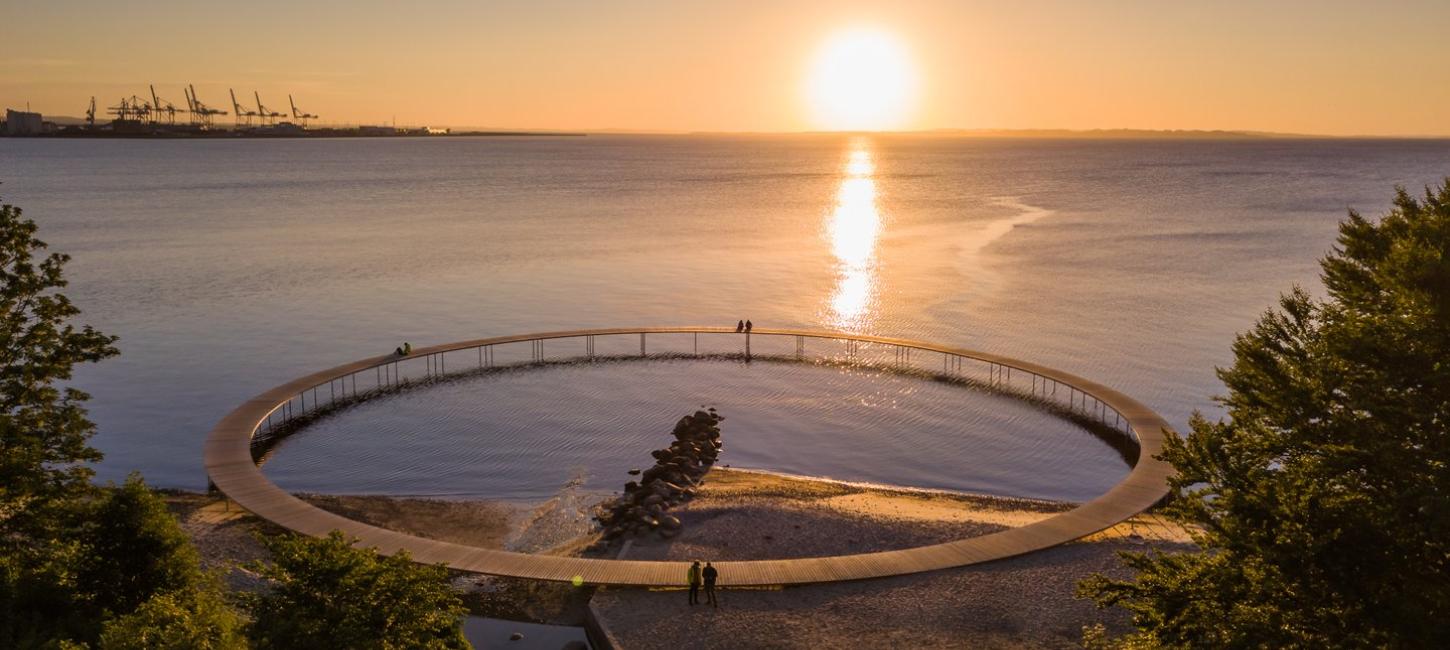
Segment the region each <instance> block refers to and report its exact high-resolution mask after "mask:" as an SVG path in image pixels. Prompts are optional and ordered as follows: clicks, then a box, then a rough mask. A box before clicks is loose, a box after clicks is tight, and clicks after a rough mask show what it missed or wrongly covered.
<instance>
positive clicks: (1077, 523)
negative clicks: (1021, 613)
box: [204, 327, 1172, 586]
mask: <svg viewBox="0 0 1450 650" xmlns="http://www.w3.org/2000/svg"><path fill="white" fill-rule="evenodd" d="M702 336H704V337H705V339H704V342H705V344H706V348H711V347H715V348H716V349H717V351H714V352H709V354H722V353H723V354H729V355H741V354H743V355H744V356H745V357H746V358H750V356H751V355H752V354H755V355H771V354H793V355H794V356H796V357H798V358H803V357H805V355H806V348H807V342H811V346H812V348H813V349H814V348H816V347H820V348H826V349H829V350H832V353H831V354H829V355H821V356H823V357H826V358H834V359H839V360H843V361H854V362H863V363H882V364H894V365H896V366H900V367H903V368H909V369H912V370H914V371H919V372H927V373H930V374H932V375H934V376H940V377H944V378H950V379H958V380H962V381H975V382H981V383H984V384H987V385H990V386H992V387H994V388H996V389H999V390H1005V391H1009V392H1014V393H1017V394H1019V395H1021V396H1022V397H1024V398H1029V399H1033V400H1040V401H1045V402H1051V403H1052V404H1053V405H1054V406H1056V407H1059V408H1062V409H1066V410H1069V411H1071V412H1072V413H1074V414H1075V417H1079V418H1082V417H1088V418H1092V419H1095V420H1097V421H1098V422H1100V423H1102V424H1103V425H1105V426H1108V427H1112V428H1115V429H1117V430H1118V431H1120V432H1121V433H1122V434H1123V435H1125V436H1131V437H1132V438H1135V439H1136V441H1137V442H1138V445H1137V447H1138V458H1137V463H1136V464H1135V465H1134V467H1133V469H1132V471H1131V472H1130V473H1129V474H1128V476H1127V477H1126V478H1124V479H1123V481H1122V482H1120V483H1118V484H1117V485H1115V486H1113V488H1112V489H1110V490H1108V492H1107V493H1105V494H1103V495H1102V496H1099V497H1097V498H1096V499H1093V500H1092V501H1089V502H1087V503H1084V504H1082V505H1080V506H1078V507H1076V508H1074V509H1072V510H1069V511H1066V512H1062V513H1060V514H1057V515H1054V516H1051V517H1048V518H1046V519H1043V520H1041V521H1038V522H1036V523H1033V524H1029V525H1026V526H1021V527H1018V528H1010V529H1007V530H1003V531H1000V532H996V533H991V534H988V535H982V536H979V537H971V538H967V539H962V540H958V541H953V542H946V543H943V544H934V545H930V546H919V547H915V548H908V549H901V550H894V551H882V552H876V553H860V554H854V555H834V556H828V557H816V558H800V559H788V560H752V561H741V562H719V563H717V564H718V566H719V569H720V584H721V585H723V586H730V585H790V584H806V583H814V582H832V581H838V580H859V579H864V578H876V577H883V576H893V575H901V574H907V573H916V572H920V571H931V570H935V569H945V568H950V567H959V566H966V565H969V564H977V563H981V562H989V561H991V560H998V559H1002V558H1007V557H1012V556H1015V555H1021V554H1024V553H1030V552H1032V551H1037V550H1041V549H1045V548H1048V547H1051V546H1056V545H1058V544H1062V543H1065V542H1070V541H1073V540H1075V539H1078V538H1081V537H1084V536H1087V535H1091V534H1092V533H1095V532H1098V531H1100V530H1103V529H1106V528H1109V527H1111V526H1113V525H1115V524H1117V523H1119V522H1121V521H1124V520H1126V519H1128V518H1130V517H1132V516H1134V515H1136V514H1138V513H1140V512H1142V511H1144V510H1146V509H1147V508H1148V507H1150V506H1152V505H1153V504H1154V503H1156V502H1157V501H1158V500H1160V499H1162V498H1163V497H1164V496H1165V495H1166V494H1167V492H1168V487H1167V483H1166V480H1167V478H1168V476H1169V475H1170V474H1171V473H1172V469H1171V467H1169V466H1168V465H1167V464H1166V463H1164V462H1162V461H1160V460H1157V459H1156V458H1154V457H1155V456H1156V455H1157V454H1158V453H1159V450H1160V448H1161V446H1162V442H1163V438H1164V436H1165V435H1169V428H1168V424H1167V423H1166V422H1165V421H1164V420H1163V418H1161V417H1159V416H1158V414H1157V413H1154V412H1153V411H1152V410H1151V409H1149V408H1148V407H1146V406H1144V405H1143V404H1141V403H1139V402H1138V401H1137V400H1134V399H1133V398H1131V397H1128V396H1127V395H1124V394H1122V393H1119V392H1117V391H1115V390H1112V389H1111V388H1108V387H1106V386H1104V385H1102V384H1098V383H1096V382H1092V381H1089V380H1087V379H1084V378H1082V377H1078V376H1075V375H1072V374H1069V373H1066V372H1062V371H1060V370H1054V369H1052V368H1048V367H1045V366H1041V365H1038V364H1034V363H1030V362H1026V361H1021V360H1017V359H1011V358H1008V357H1003V356H999V355H995V354H989V353H986V352H977V351H973V350H965V349H959V348H952V347H946V346H941V345H936V344H932V343H924V342H921V341H911V340H906V339H896V338H888V337H881V336H864V335H859V334H847V333H842V332H823V331H808V330H786V329H756V330H754V331H752V332H750V333H748V334H743V333H737V332H736V331H735V330H734V329H732V328H717V327H649V328H623V329H593V330H572V331H563V332H545V333H539V334H524V335H518V336H502V337H497V338H488V339H479V340H474V341H463V342H458V343H449V344H444V345H435V346H432V347H426V348H419V349H415V350H414V351H413V354H411V355H409V356H399V355H396V354H390V355H385V356H379V357H373V358H370V359H363V360H360V361H355V362H353V363H349V364H345V365H341V366H338V367H336V368H330V369H327V370H323V371H321V372H316V373H313V374H310V375H307V376H305V377H299V378H297V379H294V380H292V381H289V382H287V383H285V384H282V385H280V386H277V387H276V388H273V389H271V390H268V391H266V392H264V393H262V394H261V395H258V396H256V397H254V398H252V399H250V400H248V401H247V402H245V403H243V404H242V405H241V406H238V407H237V408H236V409H235V410H233V411H232V412H231V413H229V414H227V415H226V417H224V418H222V420H221V421H220V422H218V423H217V425H216V427H215V428H213V429H212V431H211V433H210V435H209V436H208V437H207V441H206V450H205V454H204V455H205V461H206V471H207V475H208V476H209V477H210V479H211V483H212V485H214V486H215V487H216V489H218V490H220V491H221V492H222V493H224V494H225V495H226V496H227V497H229V498H231V499H232V500H233V501H235V502H236V503H237V504H239V505H240V506H242V507H243V508H245V509H247V510H249V511H251V512H252V513H253V514H255V515H257V516H259V517H261V518H263V519H266V520H268V521H271V522H273V523H276V524H278V525H280V526H282V527H284V528H287V529H290V530H293V531H295V532H298V533H301V534H304V535H312V536H325V535H327V534H328V533H329V532H331V531H333V530H339V531H342V532H343V533H344V534H346V535H348V536H351V537H355V538H357V544H358V545H359V546H367V547H375V548H377V549H378V551H379V552H382V553H386V554H394V553H397V552H399V551H405V550H406V551H407V552H408V553H409V554H411V556H412V559H413V560H415V561H417V562H422V563H428V564H444V565H447V566H448V567H450V568H453V569H458V570H462V571H471V572H476V573H485V574H491V575H500V576H511V577H517V578H531V579H537V580H552V581H572V582H574V583H576V584H599V585H628V586H668V585H679V584H682V583H683V581H684V576H685V569H686V568H687V567H688V564H687V563H685V562H664V561H639V560H610V559H592V558H574V557H556V556H547V555H533V554H527V553H515V552H509V551H501V550H493V549H483V548H475V547H471V546H465V545H462V544H454V543H450V542H442V541H437V540H431V539H425V538H422V537H416V536H413V535H407V534H404V533H399V532H395V531H391V530H386V529H383V528H378V527H376V526H371V525H368V524H364V523H361V522H358V521H353V520H351V519H347V518H345V517H342V516H339V515H336V514H333V513H331V512H327V511H325V510H322V509H319V508H316V507H314V506H311V505H309V504H307V503H306V502H304V501H302V500H301V499H298V498H297V497H294V496H292V495H291V494H288V493H287V492H285V491H283V490H282V489H281V488H279V487H278V486H276V485H274V484H273V483H272V482H271V481H269V480H268V479H267V477H266V476H264V475H263V474H262V470H261V468H260V467H258V465H257V462H256V461H255V460H254V459H253V453H252V446H253V445H252V442H253V437H254V436H257V435H265V434H266V433H267V432H269V431H270V430H271V429H273V428H274V427H280V426H283V425H285V424H288V423H289V422H293V423H295V421H296V419H297V418H306V417H310V416H314V415H317V414H319V413H321V412H324V411H327V410H330V409H333V408H339V407H342V406H346V405H347V404H350V403H353V402H356V401H359V400H362V399H366V398H368V397H369V396H372V395H375V394H379V393H382V392H387V391H390V390H395V389H397V388H398V387H401V386H405V385H407V384H408V383H409V382H410V381H412V379H411V378H410V377H426V378H435V377H441V376H445V375H446V374H450V371H449V370H448V366H450V365H451V366H453V367H454V368H455V369H456V370H455V371H453V372H452V373H451V374H460V373H461V372H468V371H476V369H486V368H490V367H503V366H508V365H521V364H528V363H542V362H552V361H569V360H584V359H591V358H602V357H606V356H625V355H628V356H636V353H635V351H634V348H633V344H634V339H635V337H638V343H639V349H638V353H637V356H641V357H648V356H652V355H684V356H688V355H695V356H705V355H706V354H707V353H706V352H702V351H701V342H702V339H701V337H702ZM792 340H793V342H794V349H793V350H789V351H781V350H778V348H779V347H780V345H781V342H782V341H784V342H791V341H792ZM621 341H623V342H625V343H627V344H628V351H627V352H620V351H619V346H620V343H621ZM752 341H753V342H754V345H755V346H756V348H757V349H756V350H755V351H752V350H751V345H752ZM601 343H603V344H605V345H604V347H605V348H606V350H605V351H603V352H601V351H600V349H599V348H600V344H601ZM650 343H653V344H654V346H655V349H654V350H653V351H651V350H650V348H649V344H650ZM722 343H723V344H724V345H726V346H727V347H726V349H725V350H724V351H723V352H720V351H718V346H719V345H720V344H722ZM524 344H528V346H529V352H528V354H527V356H525V355H524V354H523V346H524ZM546 345H547V346H548V347H549V353H548V354H546V351H545V346H546ZM611 346H612V347H611ZM500 357H502V359H500ZM938 362H939V363H940V365H939V366H938ZM1014 375H1015V377H1014ZM359 380H361V382H360V381H359Z"/></svg>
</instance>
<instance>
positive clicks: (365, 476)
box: [0, 134, 1450, 503]
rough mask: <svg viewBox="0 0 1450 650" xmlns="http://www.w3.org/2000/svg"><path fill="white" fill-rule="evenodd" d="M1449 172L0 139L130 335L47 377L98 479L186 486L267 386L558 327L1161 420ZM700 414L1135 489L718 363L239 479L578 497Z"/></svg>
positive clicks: (555, 388) (788, 453) (1292, 142)
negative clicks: (1350, 246) (856, 354)
mask: <svg viewBox="0 0 1450 650" xmlns="http://www.w3.org/2000/svg"><path fill="white" fill-rule="evenodd" d="M1446 176H1450V141H1446V140H1375V139H1317V140H1316V139H1278V138H1263V139H1239V140H1187V139H1154V140H1111V139H1061V140H1055V139H973V138H956V137H929V136H917V135H913V136H906V135H896V136H882V135H870V136H863V135H834V134H823V135H790V136H787V135H778V136H708V135H700V136H683V135H681V136H624V135H589V136H584V137H439V138H363V139H316V140H312V139H236V140H217V139H208V140H198V141H185V140H119V139H18V138H11V139H0V183H3V184H0V197H3V200H4V202H5V203H10V204H15V205H18V206H21V207H22V208H23V209H24V210H25V215H26V216H27V217H29V218H31V219H34V220H35V221H36V222H37V223H38V224H39V228H40V230H39V236H40V238H42V239H43V240H45V241H46V242H47V243H48V244H49V245H50V249H51V250H52V251H56V252H62V253H65V254H67V255H70V256H71V257H72V259H71V261H70V262H69V263H68V264H67V265H66V277H67V279H68V280H69V281H70V284H69V286H68V287H66V289H65V293H66V295H67V296H69V297H70V299H71V300H72V301H73V302H74V303H75V304H76V305H78V306H79V307H80V308H81V309H82V310H83V314H82V316H81V317H80V319H79V322H83V323H87V324H91V325H94V326H95V327H97V328H99V329H100V330H102V331H104V332H107V333H110V334H115V335H117V336H119V337H120V342H119V347H120V349H121V355H120V356H119V357H117V358H113V359H110V360H106V361H104V362H102V363H98V364H91V365H86V366H82V367H80V368H78V369H77V372H76V375H75V377H74V379H73V384H74V385H75V386H76V387H79V388H81V389H83V390H85V391H87V392H89V393H90V394H91V396H92V398H91V400H90V402H89V410H90V416H91V418H92V419H93V420H94V421H95V423H96V425H97V434H96V435H95V437H94V438H93V441H92V442H93V445H94V446H95V447H97V448H98V449H100V450H101V451H102V452H103V453H104V454H105V460H104V461H102V462H101V463H100V464H99V465H98V468H97V476H98V479H99V480H102V481H117V480H122V479H124V478H125V476H126V475H127V474H129V473H131V472H140V473H142V474H143V475H144V476H145V478H146V480H147V481H148V483H150V484H151V485H154V486H160V487H173V488H185V489H202V488H204V487H205V486H206V476H205V472H204V470H203V468H202V459H201V450H202V442H203V440H204V438H205V437H206V434H207V432H208V430H209V429H210V428H211V427H212V425H213V424H215V423H216V421H217V420H218V419H219V418H221V417H222V416H223V415H224V414H226V413H227V412H228V411H229V410H231V409H232V408H234V407H235V406H237V405H238V404H240V403H241V402H243V401H245V400H246V399H248V398H249V397H251V396H253V395H256V394H258V393H260V392H262V391H264V390H266V389H267V388H269V387H271V386H274V385H277V384H280V383H283V382H285V381H287V380H289V379H291V378H293V377H297V376H300V375H303V374H307V373H309V372H312V371H314V370H318V369H322V368H326V367H331V366H334V365H338V364H341V363H344V362H348V361H352V360H355V359H360V358H364V357H369V356H373V355H377V354H382V353H385V352H388V351H391V350H393V349H394V348H395V347H397V346H399V345H401V344H402V343H403V342H405V341H406V342H409V343H411V344H412V345H413V346H424V345H431V344H436V343H443V342H449V341H456V340H465V339H474V338H481V337H487V336H500V335H507V334H519V333H528V332H539V331H548V330H561V329H577V328H596V327H631V326H687V325H709V326H734V325H735V324H736V323H737V321H739V320H742V319H749V320H751V321H752V323H753V324H754V325H755V326H757V327H762V328H777V327H778V328H809V329H825V330H839V331H845V332H852V333H865V334H875V335H884V336H894V337H904V338H912V339H921V340H926V341H931V342H936V343H942V344H947V345H953V346H960V347H967V348H972V349H976V350H982V351H987V352H992V353H997V354H1004V355H1009V356H1012V357H1017V358H1020V359H1024V360H1028V361H1032V362H1036V363H1041V364H1045V365H1048V366H1051V367H1054V368H1058V369H1061V370H1065V371H1068V372H1071V373H1075V374H1078V375H1081V376H1084V377H1087V378H1090V379H1092V380H1095V381H1098V382H1100V383H1103V384H1107V385H1109V386H1112V387H1114V388H1116V389H1118V390H1121V391H1123V392H1125V393H1127V394H1129V395H1131V396H1133V397H1135V398H1137V399H1138V400H1140V401H1142V402H1143V403H1145V404H1147V405H1148V406H1150V407H1152V408H1153V409H1155V410H1156V411H1158V412H1159V413H1160V414H1162V415H1163V416H1164V417H1165V418H1166V419H1167V420H1168V421H1169V422H1171V423H1172V424H1173V426H1174V427H1175V428H1177V429H1179V430H1185V429H1186V427H1187V423H1188V420H1189V418H1190V416H1191V414H1193V413H1194V412H1201V413H1202V414H1203V415H1205V416H1206V417H1208V418H1210V419H1212V418H1219V417H1222V416H1223V412H1222V410H1221V409H1220V408H1219V406H1218V405H1217V403H1216V402H1215V401H1214V397H1215V395H1218V394H1220V393H1221V391H1222V390H1223V389H1222V386H1221V384H1220V382H1219V381H1218V379H1217V378H1216V375H1215V368H1216V367H1220V366H1224V365H1226V364H1228V363H1230V362H1231V361H1232V353H1231V345H1232V343H1233V340H1234V337H1235V335H1236V334H1237V333H1238V332H1242V331H1244V330H1246V329H1247V328H1249V327H1251V326H1252V325H1253V323H1254V321H1255V319H1256V318H1257V317H1259V316H1260V315H1261V314H1262V313H1263V312H1264V311H1265V310H1266V309H1269V308H1271V307H1272V306H1273V305H1274V303H1275V301H1276V300H1277V299H1278V297H1279V296H1280V294H1282V293H1284V292H1286V291H1289V290H1290V289H1291V288H1293V287H1295V286H1302V287H1304V288H1306V289H1307V290H1309V291H1311V292H1316V293H1318V292H1321V288H1320V285H1319V282H1318V270H1319V269H1318V265H1317V260H1318V258H1320V257H1321V256H1323V255H1324V254H1326V253H1328V252H1329V251H1331V250H1332V248H1333V246H1334V243H1335V236H1336V224H1337V223H1338V222H1339V221H1340V220H1341V219H1343V218H1344V217H1345V216H1346V214H1347V213H1348V211H1350V210H1358V211H1360V212H1361V213H1363V214H1365V215H1367V216H1378V215H1381V214H1383V213H1384V212H1385V211H1386V210H1387V209H1389V207H1390V202H1391V200H1392V198H1393V196H1394V191H1395V188H1396V186H1403V187H1405V188H1407V189H1408V190H1409V191H1411V192H1413V193H1420V192H1423V191H1424V188H1425V186H1427V185H1429V184H1432V183H1437V182H1440V181H1441V180H1443V179H1444V178H1445V177H1446ZM731 345H734V343H731ZM811 345H815V344H814V343H812V344H811ZM822 345H824V344H822ZM626 347H628V346H626ZM767 356H768V355H767ZM450 363H452V362H451V361H450ZM702 406H713V407H716V408H718V409H719V410H720V412H722V413H723V414H725V416H726V418H727V420H726V421H725V422H724V425H723V428H724V434H723V436H724V440H725V452H724V453H723V455H722V457H721V461H720V462H721V463H723V464H729V465H731V466H732V467H740V468H750V469H758V470H765V471H773V472H783V473H787V474H793V475H802V476H813V477H825V478H832V479H838V480H846V481H859V482H866V483H879V484H888V485H897V486H906V487H920V488H930V489H944V490H955V491H966V492H976V493H985V494H994V495H1003V496H1019V497H1031V498H1042V499H1057V500H1066V501H1083V500H1087V499H1091V498H1092V497H1093V496H1095V495H1097V494H1100V493H1102V492H1103V491H1105V490H1106V489H1108V488H1109V487H1110V486H1111V485H1112V484H1113V483H1115V482H1116V481H1118V480H1120V479H1121V478H1122V477H1123V476H1124V475H1125V474H1126V472H1127V471H1128V470H1129V467H1128V465H1127V463H1126V461H1125V460H1124V458H1123V456H1122V454H1120V453H1118V452H1117V451H1115V450H1114V448H1113V446H1112V445H1110V444H1108V443H1107V442H1105V441H1104V440H1102V439H1100V438H1099V437H1098V436H1095V435H1093V434H1092V433H1091V432H1089V431H1087V430H1085V429H1083V428H1082V427H1080V426H1078V425H1077V424H1074V423H1073V422H1069V421H1067V420H1065V419H1063V418H1061V417H1058V416H1057V415H1055V414H1053V413H1050V412H1046V411H1043V410H1042V409H1039V408H1036V407H1034V406H1033V405H1031V404H1028V403H1026V402H1024V401H1022V400H1019V399H1015V398H1012V397H1011V396H1006V395H1001V394H995V393H991V392H987V391H983V390H980V389H974V388H972V387H964V386H960V385H955V384H948V383H943V382H939V381H933V380H931V379H930V378H927V377H919V376H913V375H908V374H902V373H897V372H892V371H890V370H887V369H883V368H877V367H871V366H864V367H852V366H850V365H840V364H816V363H799V362H791V361H789V360H788V359H786V358H784V357H782V358H780V359H774V360H773V359H770V358H764V357H763V358H760V359H755V360H753V361H752V362H750V363H746V362H745V361H744V360H742V359H740V358H738V357H732V356H719V357H710V358H698V359H696V358H680V357H669V358H667V357H663V356H661V357H658V358H646V359H633V360H628V359H619V360H615V361H600V362H593V363H589V362H579V363H555V364H549V365H546V366H542V367H529V368H516V369H512V370H509V371H506V372H494V373H484V374H478V375H475V376H468V377H461V378H458V379H455V380H452V381H447V382H440V383H437V384H434V385H429V386H425V387H418V388H416V389H413V390H409V391H405V392H401V393H397V394H393V395H388V396H384V397H380V398H378V399H375V400H371V401H368V402H365V403H362V404H360V405H358V406H355V407H353V408H350V409H346V410H342V411H339V412H337V413H335V414H333V415H331V416H329V417H327V418H324V419H322V420H320V421H318V422H316V423H315V424H313V425H312V426H310V427H308V428H306V429H304V430H302V431H300V432H298V433H297V434H296V435H293V436H292V437H290V438H288V439H286V440H285V441H283V442H282V443H280V444H279V445H278V446H277V448H276V449H274V450H273V452H272V453H271V454H270V456H269V457H268V460H267V462H266V464H265V466H264V469H265V472H266V473H267V475H268V476H269V477H270V478H272V480H274V481H276V482H277V483H278V484H280V485H282V486H283V487H286V488H288V489H291V490H297V491H309V492H329V493H351V494H392V495H412V496H433V497H442V498H491V499H503V500H509V501H515V502H520V503H527V502H539V501H541V500H545V499H549V498H550V497H551V496H553V495H556V494H557V493H558V492H559V491H560V490H561V489H563V488H564V487H565V486H570V485H573V486H578V485H585V486H588V487H589V488H590V489H592V490H597V491H599V492H601V493H603V492H607V491H609V490H612V489H618V487H619V486H620V485H621V484H622V483H623V482H624V481H625V480H628V478H629V477H628V476H627V475H626V474H625V471H626V470H628V469H632V468H639V467H641V466H647V465H648V464H649V463H650V462H652V459H651V458H650V457H649V455H648V453H649V451H650V450H651V449H655V448H658V447H662V446H665V445H667V444H668V442H669V433H670V430H671V428H672V426H673V424H674V422H675V420H677V419H678V418H679V417H680V416H681V415H684V414H686V413H689V412H692V411H693V410H695V409H697V408H700V407H702Z"/></svg>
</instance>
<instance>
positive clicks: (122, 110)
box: [106, 95, 151, 122]
mask: <svg viewBox="0 0 1450 650" xmlns="http://www.w3.org/2000/svg"><path fill="white" fill-rule="evenodd" d="M106 112H107V113H110V114H111V115H115V116H116V120H118V121H122V122H127V121H135V122H145V121H147V120H149V119H151V105H150V104H147V103H146V100H144V99H141V98H140V97H137V96H135V95H131V96H130V97H129V98H128V97H122V98H121V102H120V103H119V104H117V105H115V106H107V107H106Z"/></svg>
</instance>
